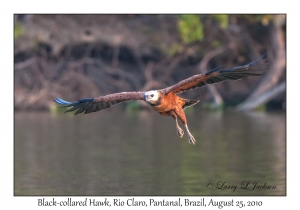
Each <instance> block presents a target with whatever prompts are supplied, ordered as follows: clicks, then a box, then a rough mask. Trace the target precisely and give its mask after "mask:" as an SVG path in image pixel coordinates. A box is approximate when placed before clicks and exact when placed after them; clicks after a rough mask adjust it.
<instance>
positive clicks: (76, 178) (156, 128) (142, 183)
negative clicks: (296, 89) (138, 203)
mask: <svg viewBox="0 0 300 210" xmlns="http://www.w3.org/2000/svg"><path fill="white" fill-rule="evenodd" d="M14 119H15V130H14V194H15V195H40V196H41V195H53V196H54V195H70V196H71V195H82V196H87V195H94V196H97V195H177V196H179V195H232V196H236V195H286V115H285V114H284V113H247V114H245V113H236V112H228V111H227V112H217V113H215V112H203V111H199V110H194V112H190V113H188V114H187V119H188V124H189V129H190V131H191V133H192V134H193V135H194V137H195V138H196V140H197V142H196V145H195V146H193V145H191V144H189V143H188V140H187V135H186V134H185V135H184V136H183V138H182V139H180V138H179V137H178V136H177V134H176V131H175V122H174V120H173V119H172V118H171V117H162V116H160V115H159V114H158V113H155V112H153V111H152V112H150V111H146V110H144V111H140V112H138V113H129V112H125V111H122V110H120V109H118V108H117V107H113V108H111V109H110V110H103V111H101V112H97V113H93V114H88V115H78V116H73V115H72V114H50V113H15V116H14ZM180 125H181V124H180ZM181 127H182V128H183V126H182V125H181Z"/></svg>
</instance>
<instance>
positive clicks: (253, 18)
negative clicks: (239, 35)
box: [241, 14, 274, 26]
mask: <svg viewBox="0 0 300 210" xmlns="http://www.w3.org/2000/svg"><path fill="white" fill-rule="evenodd" d="M241 17H242V18H243V19H244V20H246V22H247V23H250V24H255V23H259V22H260V23H262V24H263V25H264V26H266V25H268V24H269V22H270V21H272V20H273V19H274V15H271V14H266V15H241Z"/></svg>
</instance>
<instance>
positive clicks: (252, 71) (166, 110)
mask: <svg viewBox="0 0 300 210" xmlns="http://www.w3.org/2000/svg"><path fill="white" fill-rule="evenodd" d="M263 56H264V55H263ZM263 56H261V57H260V58H258V59H257V60H255V61H253V62H251V63H249V64H246V65H243V66H238V67H234V68H230V69H225V70H220V68H216V69H213V70H211V71H209V72H206V73H205V74H197V75H194V76H192V77H189V78H187V79H185V80H182V81H180V82H178V83H177V84H175V85H173V86H170V87H167V88H165V89H160V90H151V91H147V92H121V93H113V94H109V95H106V96H99V97H97V98H83V99H79V100H78V101H77V102H68V101H64V100H62V99H60V98H56V99H55V100H54V101H55V102H56V103H58V104H61V105H63V107H71V109H69V110H67V111H66V112H71V111H75V110H77V111H76V113H75V115H76V114H80V113H83V112H84V114H88V113H91V112H97V111H100V110H102V109H106V108H110V107H111V106H113V105H115V104H117V103H120V102H124V101H128V100H143V101H145V102H147V103H148V104H149V105H150V106H151V107H152V109H154V110H155V111H157V112H159V113H160V114H161V115H163V116H172V117H173V118H174V119H175V122H176V130H177V134H178V136H179V137H180V138H181V137H182V136H183V134H184V132H183V130H182V129H181V128H180V127H179V125H178V121H177V119H178V118H179V119H180V120H181V122H182V123H183V125H184V126H185V129H186V131H187V134H188V140H189V143H192V144H195V143H196V140H195V138H194V137H193V135H192V134H191V133H190V131H189V129H188V125H187V120H186V117H185V113H184V111H183V110H184V108H186V107H189V106H193V105H195V104H196V103H198V102H199V100H189V99H184V98H181V97H179V96H178V94H180V93H182V92H184V91H187V90H192V89H195V88H198V87H203V86H205V85H206V84H213V83H217V82H222V81H225V80H238V79H242V78H245V77H250V76H260V75H262V74H264V72H265V71H266V70H267V69H268V64H267V63H263V64H258V60H260V59H261V58H262V57H263Z"/></svg>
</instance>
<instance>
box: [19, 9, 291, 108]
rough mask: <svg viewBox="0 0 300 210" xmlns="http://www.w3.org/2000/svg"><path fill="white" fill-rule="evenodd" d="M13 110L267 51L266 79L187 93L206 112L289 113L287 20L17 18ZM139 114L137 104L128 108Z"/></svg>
mask: <svg viewBox="0 0 300 210" xmlns="http://www.w3.org/2000/svg"><path fill="white" fill-rule="evenodd" d="M14 40H15V41H14V101H15V110H54V111H55V109H56V105H55V104H54V102H53V99H54V98H56V97H61V98H63V99H66V100H68V101H77V99H79V98H86V97H97V96H100V95H106V94H109V93H114V92H122V91H136V90H151V89H159V88H164V87H166V86H169V85H172V84H175V83H176V82H178V81H180V80H182V79H185V78H187V77H189V76H192V75H194V74H199V73H203V72H206V71H208V70H210V69H212V68H216V67H218V66H221V65H225V66H224V68H230V67H234V66H238V65H243V64H246V63H249V62H251V61H253V60H255V59H257V58H258V57H259V56H261V55H262V54H263V53H265V52H267V57H268V61H267V62H268V63H269V65H270V70H269V71H268V72H267V73H266V74H265V75H264V76H262V77H259V78H257V77H254V78H247V79H243V80H239V81H229V82H223V83H218V84H216V85H209V86H206V87H204V88H200V89H197V90H194V91H188V92H186V93H184V95H183V97H188V98H190V99H201V101H200V103H201V107H202V108H209V109H220V108H223V107H235V108H236V109H239V110H251V109H260V110H271V109H285V87H286V84H285V80H286V60H285V58H286V56H285V50H286V49H285V46H286V16H285V15H282V14H279V15H274V14H266V15H262V14H260V15H250V14H247V15H227V14H226V15H220V14H219V15H217V14H214V15H207V14H206V15H193V14H189V15H161V14H160V15H36V14H34V15H32V14H30V15H28V14H27V15H23V14H15V15H14ZM123 106H127V108H129V109H131V108H140V107H143V106H144V104H142V103H139V102H135V101H132V102H129V103H123Z"/></svg>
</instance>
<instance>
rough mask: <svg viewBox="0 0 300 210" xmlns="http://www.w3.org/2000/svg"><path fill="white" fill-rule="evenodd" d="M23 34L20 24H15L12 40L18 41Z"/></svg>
mask: <svg viewBox="0 0 300 210" xmlns="http://www.w3.org/2000/svg"><path fill="white" fill-rule="evenodd" d="M23 34H25V30H24V28H23V27H22V26H21V24H20V23H16V24H15V26H14V38H15V39H18V38H19V37H20V36H22V35H23Z"/></svg>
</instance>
